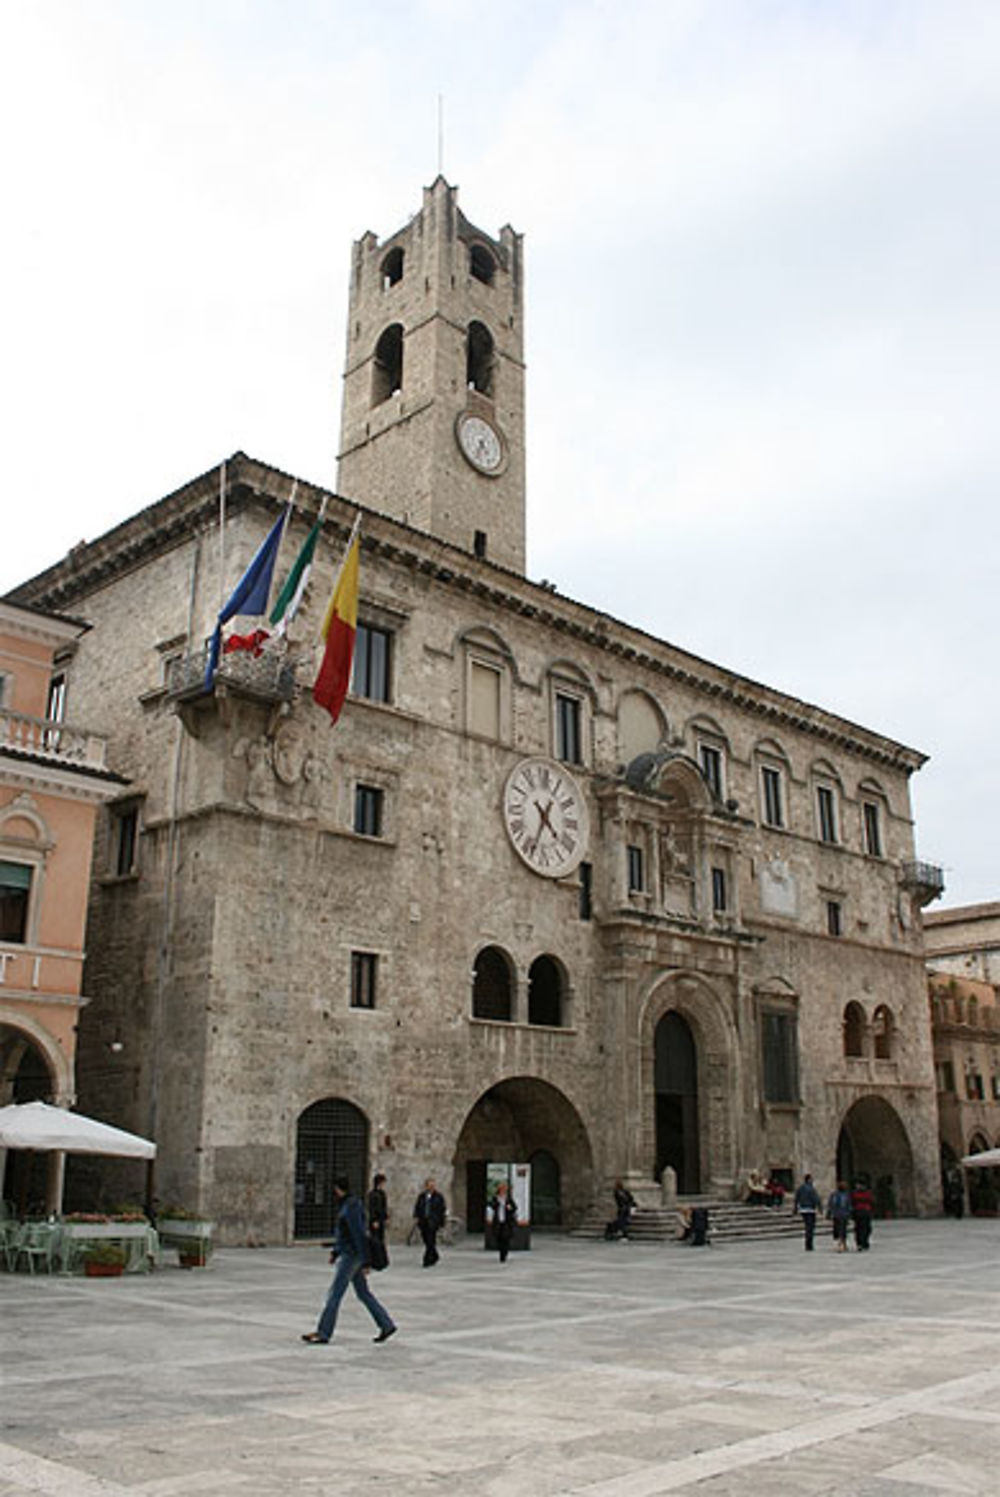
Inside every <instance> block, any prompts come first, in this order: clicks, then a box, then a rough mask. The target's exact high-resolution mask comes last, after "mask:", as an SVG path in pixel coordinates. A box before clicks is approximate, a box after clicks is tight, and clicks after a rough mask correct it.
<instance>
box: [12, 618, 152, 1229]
mask: <svg viewBox="0 0 1000 1497" xmlns="http://www.w3.org/2000/svg"><path fill="white" fill-rule="evenodd" d="M84 634H85V626H84V625H82V624H80V623H79V622H77V621H74V620H72V619H66V618H61V617H58V616H56V615H54V614H50V613H45V612H41V611H39V610H37V609H34V608H22V607H17V606H15V605H13V604H11V603H9V602H7V603H0V1106H4V1105H6V1104H7V1103H9V1102H30V1101H35V1100H42V1101H48V1102H53V1103H56V1104H57V1105H60V1106H67V1107H68V1106H70V1105H71V1104H72V1103H73V1101H74V1100H75V1097H76V1090H77V1083H76V1074H75V1062H76V1049H77V1026H78V1023H79V1018H80V1012H81V1009H82V1007H83V1005H84V1004H85V1003H86V1001H87V1000H86V999H85V998H84V997H83V996H82V985H81V977H82V971H83V961H84V929H85V924H86V915H87V900H88V896H89V892H90V868H91V852H92V848H93V841H94V826H95V821H96V817H97V810H98V807H99V806H100V805H102V804H104V803H106V802H107V801H108V800H109V799H110V798H111V797H113V796H114V795H115V794H117V793H120V791H121V789H122V786H123V781H122V779H121V778H120V777H119V776H118V775H115V774H112V773H111V772H109V771H108V770H107V769H106V767H105V762H104V761H105V739H104V737H103V736H102V735H100V734H97V733H93V732H91V731H89V730H88V729H84V728H82V727H81V726H80V725H79V724H78V723H76V722H74V720H73V717H72V715H70V716H67V705H70V706H72V698H71V697H70V695H69V691H68V679H69V672H70V668H71V664H72V659H73V656H74V654H75V652H76V650H77V648H78V646H79V642H80V640H81V638H82V637H83V635H84ZM38 1168H39V1170H40V1168H41V1166H39V1167H38ZM62 1168H63V1156H62V1155H53V1156H52V1163H51V1168H50V1171H49V1173H48V1178H42V1177H40V1176H38V1175H36V1177H35V1178H31V1177H30V1175H29V1173H28V1171H29V1162H28V1159H27V1157H26V1156H24V1155H12V1156H11V1158H10V1161H9V1167H8V1161H6V1160H5V1159H4V1158H3V1151H2V1150H0V1177H2V1183H3V1195H4V1197H5V1198H8V1197H9V1198H13V1199H15V1200H21V1201H24V1200H25V1199H26V1198H27V1197H28V1196H30V1197H31V1198H32V1199H33V1200H36V1201H42V1200H47V1201H48V1202H49V1203H55V1202H57V1201H58V1199H59V1189H60V1172H61V1170H62Z"/></svg>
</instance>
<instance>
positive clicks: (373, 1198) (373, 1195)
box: [368, 1187, 389, 1234]
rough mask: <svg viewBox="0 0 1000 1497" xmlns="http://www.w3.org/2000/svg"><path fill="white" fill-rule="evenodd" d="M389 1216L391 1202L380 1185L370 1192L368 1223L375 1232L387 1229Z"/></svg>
mask: <svg viewBox="0 0 1000 1497" xmlns="http://www.w3.org/2000/svg"><path fill="white" fill-rule="evenodd" d="M388 1216H389V1202H388V1200H387V1199H386V1194H385V1191H384V1190H382V1189H381V1187H379V1188H378V1189H374V1188H373V1189H372V1190H370V1191H369V1192H368V1225H369V1227H371V1229H372V1231H373V1232H378V1233H380V1234H381V1233H382V1232H384V1231H385V1224H386V1221H387V1219H388Z"/></svg>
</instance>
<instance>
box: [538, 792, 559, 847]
mask: <svg viewBox="0 0 1000 1497" xmlns="http://www.w3.org/2000/svg"><path fill="white" fill-rule="evenodd" d="M554 805H555V801H554V800H550V801H549V803H548V805H547V806H543V805H541V803H540V802H539V801H537V800H536V801H535V810H536V811H537V812H538V816H539V823H538V837H540V836H541V835H542V827H543V826H547V827H548V829H549V831H550V832H551V833H552V835H553V837H555V836H556V835H557V833H556V829H555V827H554V826H553V825H552V823H551V821H550V820H549V812H550V811H551V810H552V807H553V806H554ZM538 837H536V838H535V844H536V846H537V844H538Z"/></svg>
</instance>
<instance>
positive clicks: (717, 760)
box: [698, 743, 722, 800]
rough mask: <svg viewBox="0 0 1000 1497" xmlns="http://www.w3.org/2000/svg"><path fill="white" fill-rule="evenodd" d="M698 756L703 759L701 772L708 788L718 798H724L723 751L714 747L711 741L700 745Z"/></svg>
mask: <svg viewBox="0 0 1000 1497" xmlns="http://www.w3.org/2000/svg"><path fill="white" fill-rule="evenodd" d="M698 757H699V759H700V761H701V772H702V774H703V775H704V776H705V781H706V783H707V785H708V788H709V789H710V790H711V792H712V794H713V795H714V796H715V798H716V799H717V800H721V799H722V752H721V750H719V749H717V748H713V746H712V745H711V744H710V743H701V744H699V745H698Z"/></svg>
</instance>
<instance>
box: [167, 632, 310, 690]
mask: <svg viewBox="0 0 1000 1497" xmlns="http://www.w3.org/2000/svg"><path fill="white" fill-rule="evenodd" d="M207 663H208V646H207V645H206V646H205V647H204V648H203V649H201V650H196V651H195V652H194V653H193V654H191V655H178V656H177V657H176V658H175V659H173V660H170V661H168V663H167V669H166V690H167V695H168V696H174V697H192V696H197V695H199V694H200V693H202V692H204V689H205V667H206V665H207ZM215 681H216V682H217V683H218V684H219V685H222V686H233V687H235V688H236V689H237V690H241V691H246V692H250V693H252V694H253V695H254V696H258V697H265V698H271V699H273V700H277V701H283V702H287V701H291V699H292V697H293V696H294V694H295V671H294V669H293V668H292V666H291V665H290V664H289V663H288V660H287V657H286V655H285V652H284V650H283V649H274V648H272V649H265V650H264V651H263V652H262V653H261V654H260V655H258V656H257V657H256V658H254V656H253V655H251V654H250V653H249V652H248V651H245V650H240V651H234V652H233V654H231V655H223V656H222V657H221V658H220V660H219V667H218V670H217V671H216V673H215Z"/></svg>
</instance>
